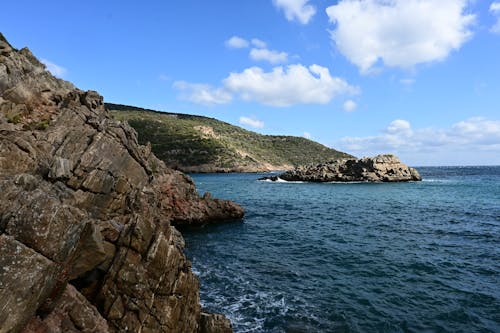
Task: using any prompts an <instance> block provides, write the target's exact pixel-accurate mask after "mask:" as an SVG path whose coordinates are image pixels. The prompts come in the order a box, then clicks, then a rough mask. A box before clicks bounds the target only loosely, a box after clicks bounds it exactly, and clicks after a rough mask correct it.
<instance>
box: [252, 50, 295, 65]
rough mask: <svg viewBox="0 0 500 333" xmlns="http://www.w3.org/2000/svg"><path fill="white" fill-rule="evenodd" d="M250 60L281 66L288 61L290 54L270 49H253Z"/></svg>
mask: <svg viewBox="0 0 500 333" xmlns="http://www.w3.org/2000/svg"><path fill="white" fill-rule="evenodd" d="M250 58H251V59H252V60H254V61H262V60H264V61H268V62H270V63H271V64H279V63H284V62H287V61H288V53H286V52H278V51H274V50H268V49H251V50H250Z"/></svg>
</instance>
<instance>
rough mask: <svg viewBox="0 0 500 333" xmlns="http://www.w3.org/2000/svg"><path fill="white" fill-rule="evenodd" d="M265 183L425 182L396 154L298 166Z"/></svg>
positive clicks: (268, 178) (269, 178)
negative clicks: (279, 181) (283, 181)
mask: <svg viewBox="0 0 500 333" xmlns="http://www.w3.org/2000/svg"><path fill="white" fill-rule="evenodd" d="M262 179H263V180H272V181H278V180H280V179H282V180H286V181H306V182H353V181H366V182H405V181H419V180H422V178H421V177H420V174H419V173H418V171H417V170H416V169H414V168H410V167H408V166H407V165H405V164H403V163H401V161H400V160H399V159H398V158H397V157H396V156H394V155H377V156H375V157H371V158H370V157H365V158H361V159H355V158H351V159H342V160H336V161H330V162H327V163H322V164H318V165H311V166H306V167H298V168H295V169H293V170H290V171H287V172H285V173H283V174H281V175H279V176H272V177H264V178H262Z"/></svg>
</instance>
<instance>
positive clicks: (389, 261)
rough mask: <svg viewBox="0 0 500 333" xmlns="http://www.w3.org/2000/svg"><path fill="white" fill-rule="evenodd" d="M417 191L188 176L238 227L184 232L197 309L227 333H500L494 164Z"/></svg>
mask: <svg viewBox="0 0 500 333" xmlns="http://www.w3.org/2000/svg"><path fill="white" fill-rule="evenodd" d="M419 170H420V172H421V174H422V175H423V177H424V181H423V182H416V183H398V184H367V183H358V184H290V183H268V182H260V181H257V180H256V179H257V178H258V177H259V175H255V174H230V175H227V174H208V175H193V178H194V180H195V182H196V184H197V186H198V189H199V191H200V193H201V194H203V193H204V192H205V191H210V192H211V193H212V194H213V195H214V196H216V197H222V198H226V199H231V200H234V201H236V202H238V203H240V204H241V205H243V206H244V207H245V209H246V217H245V219H244V222H243V223H233V224H226V225H220V226H215V227H207V228H204V229H202V230H198V231H192V232H185V233H184V235H185V238H186V245H187V254H188V256H189V257H190V258H191V260H192V262H193V269H194V270H195V272H197V273H198V274H199V276H200V282H201V300H202V304H203V306H204V307H205V308H207V309H209V310H211V311H214V312H221V313H224V314H226V315H227V316H228V317H229V318H230V319H231V320H232V322H233V325H234V328H235V331H236V332H466V333H470V332H500V167H462V168H456V167H446V168H434V167H433V168H420V169H419Z"/></svg>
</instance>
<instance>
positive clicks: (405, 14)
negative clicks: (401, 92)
mask: <svg viewBox="0 0 500 333" xmlns="http://www.w3.org/2000/svg"><path fill="white" fill-rule="evenodd" d="M467 3H468V1H467V0H441V1H436V0H390V1H389V0H340V1H339V2H338V4H337V5H334V6H330V7H328V8H327V9H326V13H327V15H328V17H329V19H330V22H332V23H334V24H335V27H334V29H333V31H331V37H332V39H333V41H334V42H335V44H336V46H337V48H338V50H339V51H340V52H341V53H342V54H343V55H344V56H346V57H347V58H348V59H349V60H350V61H351V62H352V63H354V64H355V65H357V66H358V67H359V68H360V70H361V72H363V73H367V72H369V71H370V70H373V67H374V66H375V65H377V63H378V62H379V61H381V62H383V63H384V64H385V65H386V66H389V67H400V68H411V67H412V66H414V65H417V64H421V63H427V62H433V61H439V60H443V59H445V58H446V57H447V56H448V54H449V53H450V52H452V51H453V50H457V49H459V48H460V47H461V46H462V45H463V44H464V43H465V42H466V41H467V40H468V39H469V38H470V37H471V35H472V32H471V31H470V27H471V25H472V24H473V23H474V20H475V16H474V15H471V14H465V13H464V11H465V7H466V5H467Z"/></svg>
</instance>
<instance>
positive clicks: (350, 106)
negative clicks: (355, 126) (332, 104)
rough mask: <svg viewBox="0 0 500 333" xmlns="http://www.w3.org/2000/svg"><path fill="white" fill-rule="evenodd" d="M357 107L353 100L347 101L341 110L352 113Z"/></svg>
mask: <svg viewBox="0 0 500 333" xmlns="http://www.w3.org/2000/svg"><path fill="white" fill-rule="evenodd" d="M357 106H358V105H357V104H356V102H354V101H353V100H351V99H349V100H347V101H345V102H344V104H343V105H342V108H343V109H344V111H346V112H352V111H354V110H355V109H356V107H357Z"/></svg>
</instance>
